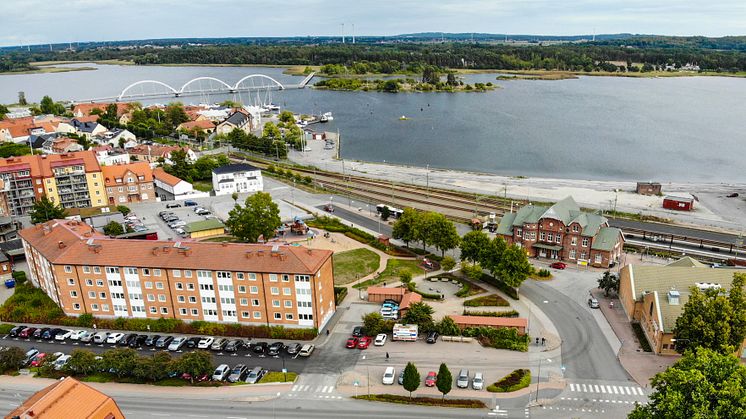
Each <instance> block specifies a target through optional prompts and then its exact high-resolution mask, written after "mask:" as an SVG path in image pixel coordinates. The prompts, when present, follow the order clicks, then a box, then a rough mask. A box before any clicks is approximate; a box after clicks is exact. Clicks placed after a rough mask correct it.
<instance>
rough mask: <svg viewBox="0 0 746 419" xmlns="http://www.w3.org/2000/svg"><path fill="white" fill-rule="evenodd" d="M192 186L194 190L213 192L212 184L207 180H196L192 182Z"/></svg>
mask: <svg viewBox="0 0 746 419" xmlns="http://www.w3.org/2000/svg"><path fill="white" fill-rule="evenodd" d="M192 186H194V189H196V190H198V191H201V192H210V191H212V182H211V181H207V180H195V181H194V182H192Z"/></svg>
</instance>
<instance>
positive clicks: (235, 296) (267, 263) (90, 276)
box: [19, 220, 335, 329]
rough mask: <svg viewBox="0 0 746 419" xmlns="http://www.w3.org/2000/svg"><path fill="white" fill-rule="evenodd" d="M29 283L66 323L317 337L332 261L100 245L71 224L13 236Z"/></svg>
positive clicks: (316, 253) (219, 247)
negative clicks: (217, 326)
mask: <svg viewBox="0 0 746 419" xmlns="http://www.w3.org/2000/svg"><path fill="white" fill-rule="evenodd" d="M19 235H20V236H21V238H22V241H23V247H24V251H25V253H26V258H27V259H26V260H27V262H28V266H29V272H30V277H31V281H32V283H33V284H34V285H35V286H37V287H40V288H41V289H43V290H44V291H45V292H46V293H47V295H49V297H50V298H52V300H54V301H55V302H56V303H57V304H59V306H60V307H61V308H62V310H63V311H64V312H65V313H66V314H68V315H72V316H78V315H80V314H84V313H90V314H93V315H94V316H99V317H109V318H111V317H140V318H161V317H163V318H177V319H181V320H184V321H194V320H206V321H215V322H227V323H241V324H254V325H282V326H287V327H316V328H319V329H321V328H322V327H323V326H324V325H325V324H326V323H327V322H328V321H329V319H330V318H331V316H332V315H333V314H334V311H335V304H334V272H333V267H332V252H331V251H327V250H319V249H306V248H303V247H296V246H284V245H274V246H272V245H254V244H239V243H213V242H193V241H189V242H173V241H154V240H121V239H113V238H108V237H105V236H103V235H101V234H100V233H97V232H96V231H95V230H94V229H93V228H92V227H90V226H88V225H86V224H84V223H82V222H78V221H74V220H53V221H49V222H47V223H43V224H38V225H36V226H34V227H31V228H27V229H25V230H22V231H21V232H20V233H19Z"/></svg>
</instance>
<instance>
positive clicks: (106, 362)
mask: <svg viewBox="0 0 746 419" xmlns="http://www.w3.org/2000/svg"><path fill="white" fill-rule="evenodd" d="M136 364H137V351H135V350H134V349H130V348H126V349H120V348H117V349H110V350H108V351H105V352H104V353H103V354H102V355H101V367H103V368H104V369H105V370H106V371H113V372H114V374H116V375H117V377H119V378H121V377H124V376H127V375H130V374H131V373H132V370H133V369H134V368H135V365H136Z"/></svg>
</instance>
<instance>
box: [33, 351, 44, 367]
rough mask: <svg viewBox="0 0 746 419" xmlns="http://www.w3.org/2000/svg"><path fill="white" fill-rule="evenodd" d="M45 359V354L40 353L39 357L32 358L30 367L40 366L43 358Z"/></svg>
mask: <svg viewBox="0 0 746 419" xmlns="http://www.w3.org/2000/svg"><path fill="white" fill-rule="evenodd" d="M46 357H47V354H45V353H43V352H42V353H40V354H39V355H36V357H35V358H34V360H33V361H31V366H32V367H40V366H41V364H42V363H43V362H44V358H46Z"/></svg>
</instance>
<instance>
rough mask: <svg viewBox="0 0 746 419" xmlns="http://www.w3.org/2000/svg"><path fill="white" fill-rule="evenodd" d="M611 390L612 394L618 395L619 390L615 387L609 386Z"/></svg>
mask: <svg viewBox="0 0 746 419" xmlns="http://www.w3.org/2000/svg"><path fill="white" fill-rule="evenodd" d="M611 389H612V390H614V394H619V390H618V389H617V387H616V386H611Z"/></svg>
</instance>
